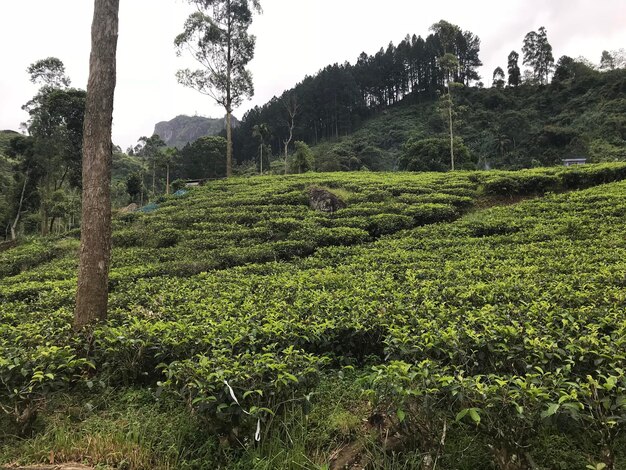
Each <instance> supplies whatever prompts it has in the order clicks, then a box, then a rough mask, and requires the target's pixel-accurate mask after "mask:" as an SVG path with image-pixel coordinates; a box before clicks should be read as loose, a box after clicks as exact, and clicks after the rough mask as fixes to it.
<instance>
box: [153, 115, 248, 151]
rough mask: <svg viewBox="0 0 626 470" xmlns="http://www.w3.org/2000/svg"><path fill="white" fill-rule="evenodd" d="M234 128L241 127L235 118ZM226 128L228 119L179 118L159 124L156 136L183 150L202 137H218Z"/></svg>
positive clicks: (156, 127)
mask: <svg viewBox="0 0 626 470" xmlns="http://www.w3.org/2000/svg"><path fill="white" fill-rule="evenodd" d="M232 123H233V127H234V128H236V127H238V126H239V121H238V120H237V119H236V118H235V117H233V120H232ZM225 128H226V118H222V119H211V118H205V117H202V116H184V115H181V116H177V117H175V118H174V119H172V120H171V121H164V122H159V123H158V124H157V125H156V126H155V127H154V134H156V135H158V136H159V137H161V139H163V141H164V142H165V143H166V144H167V145H168V146H170V147H177V148H183V147H184V146H185V145H186V144H188V143H191V142H195V141H196V140H198V139H199V138H200V137H206V136H213V135H218V134H219V133H220V132H222V131H223V130H224V129H225Z"/></svg>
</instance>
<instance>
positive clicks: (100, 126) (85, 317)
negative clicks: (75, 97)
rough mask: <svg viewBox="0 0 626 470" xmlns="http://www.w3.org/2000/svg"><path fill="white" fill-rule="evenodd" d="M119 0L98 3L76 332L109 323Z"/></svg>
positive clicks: (89, 90)
mask: <svg viewBox="0 0 626 470" xmlns="http://www.w3.org/2000/svg"><path fill="white" fill-rule="evenodd" d="M119 5H120V1H119V0H95V6H94V15H93V23H92V27H91V58H90V62H89V82H88V84H87V99H86V103H85V123H84V130H83V207H82V229H81V246H80V265H79V268H78V290H77V292H76V309H75V311H74V328H75V329H80V328H82V327H84V326H85V325H88V324H90V323H93V322H96V321H100V320H105V319H106V315H107V306H108V305H107V304H108V280H109V264H110V258H111V189H110V186H111V161H112V156H113V145H112V143H111V127H112V121H113V97H114V94H115V81H116V53H117V34H118V28H119V19H118V15H119Z"/></svg>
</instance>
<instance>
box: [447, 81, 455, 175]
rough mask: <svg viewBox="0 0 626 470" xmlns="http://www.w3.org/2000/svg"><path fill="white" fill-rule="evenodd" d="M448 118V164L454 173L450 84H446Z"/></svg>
mask: <svg viewBox="0 0 626 470" xmlns="http://www.w3.org/2000/svg"><path fill="white" fill-rule="evenodd" d="M448 100H449V102H448V116H449V118H450V162H451V168H452V171H454V135H453V133H452V92H451V90H450V84H448Z"/></svg>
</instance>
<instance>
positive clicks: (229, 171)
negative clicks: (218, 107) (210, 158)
mask: <svg viewBox="0 0 626 470" xmlns="http://www.w3.org/2000/svg"><path fill="white" fill-rule="evenodd" d="M231 118H232V111H231V109H230V108H228V109H227V110H226V177H227V178H230V177H231V176H233V128H232V119H231Z"/></svg>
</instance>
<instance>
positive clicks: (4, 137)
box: [0, 131, 20, 155]
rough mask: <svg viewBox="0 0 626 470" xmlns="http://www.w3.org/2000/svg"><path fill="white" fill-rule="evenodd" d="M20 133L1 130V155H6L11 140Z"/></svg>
mask: <svg viewBox="0 0 626 470" xmlns="http://www.w3.org/2000/svg"><path fill="white" fill-rule="evenodd" d="M18 135H20V134H19V133H18V132H15V131H0V155H6V150H7V148H8V147H9V142H10V141H11V139H12V138H13V137H15V136H18Z"/></svg>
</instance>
